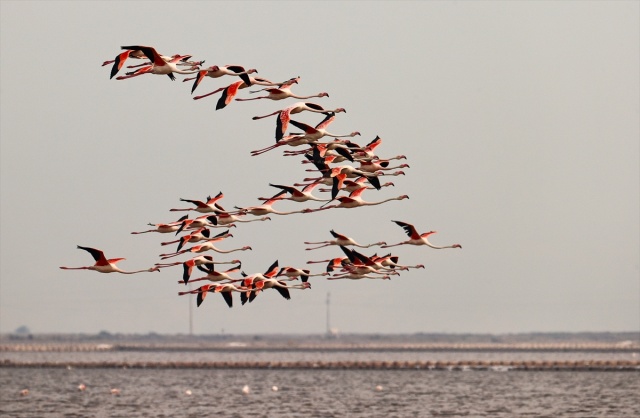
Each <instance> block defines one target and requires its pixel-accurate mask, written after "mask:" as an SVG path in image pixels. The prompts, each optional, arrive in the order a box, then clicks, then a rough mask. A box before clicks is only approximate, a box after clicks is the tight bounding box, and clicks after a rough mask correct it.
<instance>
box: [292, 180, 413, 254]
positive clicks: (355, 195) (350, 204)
mask: <svg viewBox="0 0 640 418" xmlns="http://www.w3.org/2000/svg"><path fill="white" fill-rule="evenodd" d="M365 190H367V188H366V187H361V188H359V189H357V190H355V191H354V192H351V194H349V196H348V197H347V196H340V197H337V198H336V199H337V200H339V201H340V203H338V204H337V205H330V206H324V207H320V208H318V209H303V211H304V212H305V213H311V212H318V211H321V210H326V209H331V208H346V209H351V208H357V207H360V206H374V205H381V204H383V203H385V202H389V201H391V200H403V199H408V198H409V196H407V195H406V194H405V195H402V196H397V197H390V198H388V199H384V200H381V201H379V202H366V201H364V200H362V198H361V197H360V195H361V194H362V192H364V191H365ZM382 248H386V247H385V246H382Z"/></svg>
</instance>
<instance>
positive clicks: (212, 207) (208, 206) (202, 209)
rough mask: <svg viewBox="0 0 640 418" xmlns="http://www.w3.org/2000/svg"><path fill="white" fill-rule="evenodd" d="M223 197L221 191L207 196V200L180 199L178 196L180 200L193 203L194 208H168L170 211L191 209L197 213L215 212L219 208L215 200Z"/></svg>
mask: <svg viewBox="0 0 640 418" xmlns="http://www.w3.org/2000/svg"><path fill="white" fill-rule="evenodd" d="M223 197H224V194H222V192H219V193H218V194H217V195H215V196H214V197H211V196H207V201H206V202H203V201H201V200H191V199H182V198H180V201H181V202H189V203H193V204H194V205H196V207H195V208H185V209H182V208H175V209H169V211H170V212H179V211H190V210H193V211H195V212H198V213H215V212H217V211H218V210H220V207H219V206H217V205H216V202H217V201H218V200H220V199H222V198H223Z"/></svg>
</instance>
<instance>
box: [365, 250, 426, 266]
mask: <svg viewBox="0 0 640 418" xmlns="http://www.w3.org/2000/svg"><path fill="white" fill-rule="evenodd" d="M372 258H373V259H374V260H375V261H376V262H378V263H380V264H382V265H383V266H385V267H390V268H399V269H401V270H408V269H423V268H425V267H424V264H416V265H415V266H407V265H402V264H398V259H399V257H398V256H396V255H391V253H389V254H387V255H384V256H374V257H372Z"/></svg>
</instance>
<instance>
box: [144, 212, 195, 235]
mask: <svg viewBox="0 0 640 418" xmlns="http://www.w3.org/2000/svg"><path fill="white" fill-rule="evenodd" d="M188 216H189V215H184V216H183V217H182V218H180V219H178V221H177V222H172V223H168V224H152V223H149V224H148V225H149V226H155V228H154V229H148V230H146V231H139V232H132V234H147V233H149V232H158V233H161V234H167V233H170V232H176V231H177V230H178V229H179V228H180V224H181V223H182V221H184V220H185V219H187V218H188Z"/></svg>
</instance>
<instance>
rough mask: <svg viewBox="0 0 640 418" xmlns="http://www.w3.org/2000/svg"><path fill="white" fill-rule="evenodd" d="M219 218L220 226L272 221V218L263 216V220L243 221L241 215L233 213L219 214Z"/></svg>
mask: <svg viewBox="0 0 640 418" xmlns="http://www.w3.org/2000/svg"><path fill="white" fill-rule="evenodd" d="M216 216H217V218H218V225H222V226H224V225H233V223H234V222H256V221H270V220H271V218H270V217H268V216H263V217H261V218H252V219H242V218H240V216H241V215H234V214H231V213H219V214H218V215H216Z"/></svg>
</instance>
